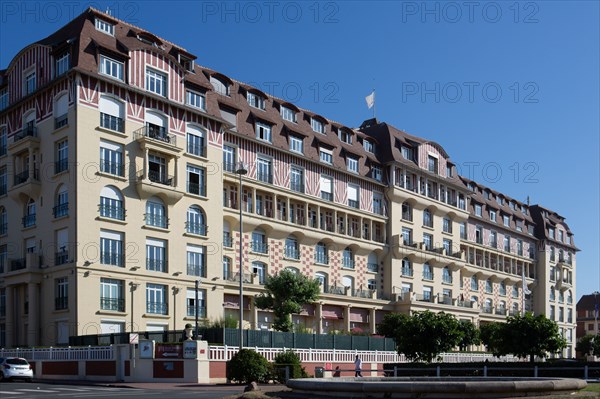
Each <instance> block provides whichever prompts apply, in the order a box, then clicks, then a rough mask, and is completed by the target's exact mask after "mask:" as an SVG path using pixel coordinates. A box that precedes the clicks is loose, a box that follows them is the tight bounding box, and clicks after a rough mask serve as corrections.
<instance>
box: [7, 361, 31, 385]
mask: <svg viewBox="0 0 600 399" xmlns="http://www.w3.org/2000/svg"><path fill="white" fill-rule="evenodd" d="M12 379H22V380H27V381H31V380H32V379H33V369H32V368H31V364H29V362H28V361H27V360H25V359H23V358H21V357H6V358H2V357H0V381H4V380H12Z"/></svg>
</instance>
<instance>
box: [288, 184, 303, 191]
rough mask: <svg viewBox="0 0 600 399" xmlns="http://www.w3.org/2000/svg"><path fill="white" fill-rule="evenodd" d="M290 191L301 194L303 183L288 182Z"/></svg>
mask: <svg viewBox="0 0 600 399" xmlns="http://www.w3.org/2000/svg"><path fill="white" fill-rule="evenodd" d="M290 190H292V191H295V192H297V193H303V192H304V183H302V182H299V181H290Z"/></svg>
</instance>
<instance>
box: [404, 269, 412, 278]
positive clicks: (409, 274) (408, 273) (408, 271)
mask: <svg viewBox="0 0 600 399" xmlns="http://www.w3.org/2000/svg"><path fill="white" fill-rule="evenodd" d="M402 276H404V277H412V276H413V269H412V268H410V267H403V268H402Z"/></svg>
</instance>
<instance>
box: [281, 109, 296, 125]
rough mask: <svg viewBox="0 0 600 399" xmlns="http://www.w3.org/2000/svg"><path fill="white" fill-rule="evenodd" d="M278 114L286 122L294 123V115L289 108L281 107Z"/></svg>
mask: <svg viewBox="0 0 600 399" xmlns="http://www.w3.org/2000/svg"><path fill="white" fill-rule="evenodd" d="M279 112H280V113H281V117H282V118H283V119H284V120H286V121H288V122H293V123H296V113H295V112H294V111H293V110H291V109H290V108H287V107H284V106H283V105H282V106H281V107H280V108H279Z"/></svg>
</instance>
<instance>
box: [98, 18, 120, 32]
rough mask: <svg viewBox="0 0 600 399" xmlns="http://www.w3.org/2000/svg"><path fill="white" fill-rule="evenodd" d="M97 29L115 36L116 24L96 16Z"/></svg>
mask: <svg viewBox="0 0 600 399" xmlns="http://www.w3.org/2000/svg"><path fill="white" fill-rule="evenodd" d="M96 29H97V30H99V31H100V32H103V33H106V34H107V35H111V36H114V34H115V26H114V25H113V24H111V23H108V22H106V21H104V20H102V19H100V18H96Z"/></svg>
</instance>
